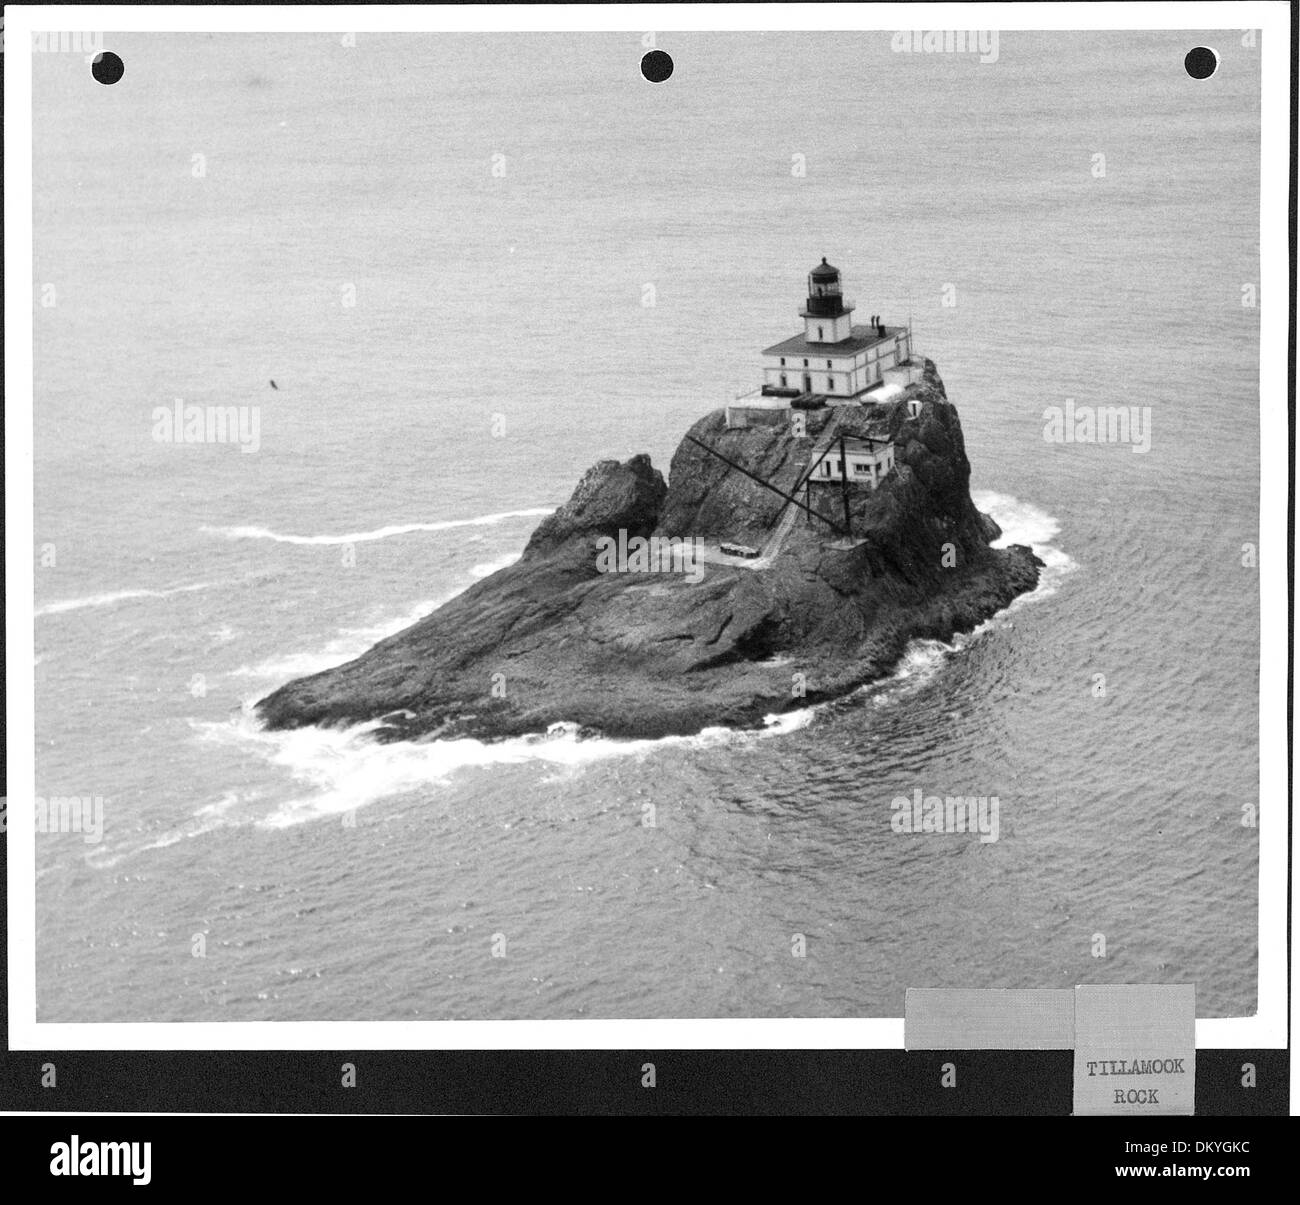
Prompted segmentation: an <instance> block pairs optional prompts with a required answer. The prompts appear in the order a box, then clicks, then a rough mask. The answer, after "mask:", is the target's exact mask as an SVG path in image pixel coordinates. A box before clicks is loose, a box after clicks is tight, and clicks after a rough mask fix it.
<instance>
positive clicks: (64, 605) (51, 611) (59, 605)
mask: <svg viewBox="0 0 1300 1205" xmlns="http://www.w3.org/2000/svg"><path fill="white" fill-rule="evenodd" d="M211 587H212V583H211V582H199V583H198V584H197V585H193V586H173V587H172V588H171V589H169V590H115V591H113V592H111V593H108V594H91V595H88V596H87V597H86V598H65V599H62V600H60V601H59V602H52V603H46V604H45V605H44V606H41V607H37V608H36V611H35V615H36V617H37V618H38V619H39V618H40V617H41V616H42V615H62V614H64V613H65V612H66V611H80V610H81V609H82V608H83V607H111V606H113V605H114V604H115V603H120V602H130V601H131V600H132V599H137V598H170V597H171V596H172V595H173V594H188V593H189V592H190V591H192V590H208V589H211Z"/></svg>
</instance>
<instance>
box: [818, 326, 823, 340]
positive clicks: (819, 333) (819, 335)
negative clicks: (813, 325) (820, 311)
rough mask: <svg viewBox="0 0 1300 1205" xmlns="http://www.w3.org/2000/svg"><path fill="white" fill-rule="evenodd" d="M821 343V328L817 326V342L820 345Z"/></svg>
mask: <svg viewBox="0 0 1300 1205" xmlns="http://www.w3.org/2000/svg"><path fill="white" fill-rule="evenodd" d="M821 341H822V328H821V327H820V326H819V327H818V328H817V342H818V343H820V342H821Z"/></svg>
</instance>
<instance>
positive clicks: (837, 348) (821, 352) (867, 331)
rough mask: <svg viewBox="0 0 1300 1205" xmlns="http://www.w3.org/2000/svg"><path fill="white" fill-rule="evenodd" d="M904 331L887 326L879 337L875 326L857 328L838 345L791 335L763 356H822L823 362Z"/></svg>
mask: <svg viewBox="0 0 1300 1205" xmlns="http://www.w3.org/2000/svg"><path fill="white" fill-rule="evenodd" d="M903 329H904V328H903V327H901V326H887V327H885V333H884V334H883V335H878V334H876V328H875V327H874V326H855V327H854V328H853V334H852V335H850V336H849V337H848V338H847V339H841V340H840V341H839V342H838V343H809V342H808V340H807V339H805V338H804V337H803V336H802V335H791V336H790V338H788V339H786V340H784V342H781V343H774V344H772V346H771V347H765V348H763V355H765V356H807V357H808V358H809V359H813V358H815V357H817V356H820V357H821V358H822V359H823V360H825V359H827V358H828V357H829V358H830V359H834V358H835V357H836V356H852V355H855V354H856V353H858V352H860V351H864V350H865V349H866V348H868V347H874V346H875V345H876V344H877V343H884V342H886V340H889V339H892V338H893V337H894V336H895V335H896V334H898V332H899V331H901V330H903Z"/></svg>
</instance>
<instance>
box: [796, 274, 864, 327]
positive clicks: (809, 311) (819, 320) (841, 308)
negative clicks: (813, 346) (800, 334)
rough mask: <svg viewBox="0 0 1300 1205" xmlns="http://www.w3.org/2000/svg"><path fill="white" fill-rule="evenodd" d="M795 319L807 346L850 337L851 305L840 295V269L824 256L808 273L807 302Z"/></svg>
mask: <svg viewBox="0 0 1300 1205" xmlns="http://www.w3.org/2000/svg"><path fill="white" fill-rule="evenodd" d="M799 316H800V317H801V318H802V319H803V321H804V339H805V340H806V341H807V342H809V343H840V342H842V341H843V340H845V339H848V338H850V337H851V336H852V334H853V303H852V302H846V301H845V300H844V297H843V295H842V294H841V293H840V270H839V269H838V268H837V267H835V265H834V264H828V263H827V262H826V257H825V256H823V257H822V262H821V263H819V264H818V265H817V266H816V267H815V268H814V269H813V270H812V271H811V272H809V273H808V300H807V302H805V303H804V307H803V309H801V310H800V311H799Z"/></svg>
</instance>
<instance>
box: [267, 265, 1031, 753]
mask: <svg viewBox="0 0 1300 1205" xmlns="http://www.w3.org/2000/svg"><path fill="white" fill-rule="evenodd" d="M823 265H825V261H823ZM825 266H826V267H829V266H828V265H825ZM831 271H834V269H831ZM815 274H816V270H815V271H814V276H815ZM835 286H836V292H838V278H837V279H836V282H835ZM812 288H813V278H810V308H813V309H814V310H815V309H816V308H817V307H816V306H815V305H813V303H814V301H815V300H816V299H815V297H814V296H813V295H812ZM837 305H838V306H839V308H840V309H841V310H842V311H844V312H845V313H847V310H844V307H843V305H841V304H840V303H839V302H838V301H836V302H834V303H830V302H828V303H826V304H825V305H823V306H822V307H821V308H823V309H827V310H830V309H833V308H835V307H836V306H837ZM850 308H851V307H850ZM819 318H820V316H819V315H817V314H816V313H814V315H813V317H812V318H809V322H810V323H811V322H813V321H814V320H818V319H819ZM896 329H906V328H896ZM844 330H845V332H846V336H845V338H844V340H842V341H841V344H842V346H848V345H849V344H854V345H856V342H864V343H865V342H869V341H870V340H871V339H872V338H874V336H875V333H876V331H877V330H878V331H879V332H880V334H881V336H882V337H883V336H884V335H885V334H886V333H887V328H885V327H884V326H883V325H878V326H873V327H871V328H867V327H850V326H845V328H844ZM861 331H867V332H869V334H867V335H858V334H857V332H861ZM847 332H852V333H847ZM817 334H818V335H819V336H820V335H821V334H822V331H821V329H820V327H819V328H818V331H817ZM909 335H910V332H909ZM808 338H809V339H811V338H812V332H811V328H810V332H809V335H808ZM787 342H789V343H793V342H794V341H787ZM785 346H786V345H785V344H782V345H778V347H777V348H773V349H770V350H771V351H772V352H774V353H775V352H777V351H780V350H782V349H783V348H785ZM831 346H833V345H831ZM822 354H823V355H825V351H823V352H822ZM777 358H780V365H781V366H784V365H785V357H776V356H774V357H773V364H774V365H775V361H776V359H777ZM899 362H900V366H901V367H900V371H903V372H904V375H903V376H902V377H898V376H895V377H894V378H893V379H892V383H891V384H890V385H889V387H888V388H883V389H881V388H876V389H874V390H873V391H871V392H867V393H866V394H865V396H864V397H859V398H854V399H843V400H844V401H845V402H846V403H847V404H838V403H839V402H840V401H841V400H842V399H840V398H837V397H834V396H826V395H825V394H821V395H813V394H811V393H810V392H809V391H808V390H807V383H809V380H810V378H809V376H808V375H805V376H804V378H803V380H804V382H805V389H804V390H802V391H800V390H798V389H797V388H793V389H784V390H783V389H781V388H780V387H778V386H773V387H771V388H765V389H764V390H763V391H762V393H763V398H762V399H761V400H757V401H755V402H754V404H753V406H752V407H751V408H749V409H745V408H744V407H743V406H738V407H736V408H734V409H733V408H732V407H728V408H726V409H720V410H716V411H714V412H712V413H710V414H708V415H706V416H704V417H703V418H701V419H700V420H699V421H698V422H697V423H696V424H695V425H694V426H693V427H692V428H691V430H690V432H689V433H688V437H687V438H685V439H683V440H682V442H681V443H680V445H679V446H678V448H677V451H676V453H675V454H674V456H673V458H672V463H671V465H670V468H669V474H668V480H667V482H665V481H664V478H663V475H662V474H661V473H660V472H659V471H658V470H657V469H655V468H654V467H653V466H652V465H651V463H650V459H649V457H647V456H645V455H639V456H634V457H632V458H631V459H630V460H627V461H625V462H622V463H620V462H618V461H614V460H604V461H601V462H599V463H598V464H596V465H594V466H593V467H592V468H591V469H590V470H588V472H587V473H586V475H585V476H584V477H583V478H582V480H581V481H580V482H579V483H578V486H577V488H576V489H575V490H574V492H573V496H572V497H571V498H570V499H569V501H568V502H567V503H565V504H564V505H563V506H561V507H560V508H559V509H558V510H556V511H555V512H554V513H553V514H552V515H550V516H549V517H548V518H546V519H545V520H543V522H542V523H541V524H540V525H539V526H538V527H537V529H536V530H535V531H534V532H533V534H532V537H531V539H530V540H529V541H528V544H527V547H526V548H525V549H524V551H523V554H522V556H521V557H520V559H519V560H518V561H516V562H515V563H514V564H512V565H510V566H509V567H507V568H505V569H502V570H500V571H498V572H497V573H494V574H493V575H492V576H490V577H487V578H484V579H483V580H482V581H479V582H477V583H475V584H474V585H473V586H471V587H470V588H469V589H468V590H466V591H465V592H464V593H463V594H460V595H458V596H457V597H455V598H453V599H452V600H451V601H449V602H448V603H446V604H445V605H443V606H441V607H439V608H438V609H437V610H436V611H434V612H433V613H432V614H430V615H428V616H426V617H425V618H424V619H422V620H420V621H419V622H418V623H416V624H414V625H413V626H412V627H410V628H407V629H406V630H405V631H403V632H400V633H398V634H396V635H394V636H391V637H389V638H388V639H386V640H383V641H381V642H380V643H378V644H376V645H375V646H374V647H373V648H371V649H370V650H369V651H368V652H366V653H364V654H363V655H362V656H360V657H358V658H356V659H355V660H354V661H350V662H348V663H347V664H345V665H340V666H338V667H336V668H334V669H330V670H326V671H324V672H322V673H317V674H313V675H311V676H310V677H306V678H300V679H298V680H296V681H293V682H290V683H288V684H287V685H285V686H283V687H281V688H280V689H279V690H277V691H275V692H274V693H273V694H271V695H269V696H267V697H266V698H265V699H263V700H262V701H261V702H260V703H259V704H258V705H257V713H258V715H259V717H260V718H261V720H262V721H263V722H264V723H265V724H266V725H267V726H269V727H271V728H294V727H299V726H302V725H307V724H316V725H351V724H356V723H359V722H362V721H379V723H378V724H377V726H376V728H375V736H376V737H377V739H380V740H411V739H420V738H435V737H437V738H447V737H460V736H471V737H478V738H493V737H505V736H515V735H520V734H526V733H541V732H545V731H546V730H547V729H548V728H549V727H551V726H552V725H555V724H557V723H568V724H576V725H578V726H579V727H580V730H581V731H590V732H599V733H603V734H605V735H607V736H616V737H659V736H665V735H669V734H690V733H695V732H698V731H700V730H701V729H703V728H706V727H710V726H714V725H726V726H729V727H757V726H761V725H762V724H763V722H764V719H765V717H768V716H771V715H773V714H779V713H781V712H785V711H789V710H792V709H796V708H802V707H806V706H808V705H809V703H815V702H819V701H824V700H829V699H833V698H836V697H839V696H842V695H844V694H847V693H848V692H850V691H852V690H854V689H855V688H856V687H858V686H860V685H861V684H863V683H866V682H869V681H871V680H873V679H876V678H880V677H882V676H884V675H886V674H888V673H889V672H890V671H891V670H892V669H893V667H894V666H895V664H896V663H897V662H898V660H899V658H900V657H901V656H902V654H903V651H904V649H905V647H906V645H907V643H908V642H909V641H910V640H913V639H916V638H918V637H930V638H935V639H940V640H950V639H951V638H952V637H953V635H954V634H955V633H958V632H967V631H970V630H971V629H972V628H974V627H975V626H976V625H978V624H979V623H981V622H983V621H984V620H986V619H988V618H989V617H990V616H991V615H993V614H994V613H995V612H997V611H999V610H1000V609H1002V608H1003V607H1005V606H1007V604H1008V603H1010V602H1011V601H1012V599H1014V598H1015V597H1016V596H1017V595H1019V594H1022V593H1024V592H1025V591H1028V590H1031V589H1033V588H1034V586H1035V585H1036V583H1037V581H1038V573H1039V569H1040V568H1041V567H1042V562H1041V561H1040V560H1038V558H1037V557H1036V556H1035V555H1034V553H1033V551H1032V550H1031V549H1029V548H1026V547H1023V546H1021V545H1014V546H1011V547H1008V548H994V547H992V546H991V544H992V542H993V541H995V540H996V539H998V537H999V536H1000V535H1001V532H1000V531H999V529H998V527H997V524H996V523H994V522H993V520H992V519H991V518H989V517H988V516H987V515H984V514H981V513H980V512H979V511H978V510H977V509H976V508H975V505H974V503H973V502H972V501H971V497H970V490H969V482H970V463H969V461H968V460H967V458H966V452H965V446H964V443H963V439H962V429H961V422H960V420H959V418H958V415H957V410H956V407H955V406H954V405H953V404H952V403H951V402H950V401H949V400H948V398H947V395H946V392H945V390H944V386H943V382H942V381H941V380H940V378H939V374H938V372H937V370H936V368H935V365H934V363H933V361H931V360H920V359H917V358H912V357H910V354H909V355H908V356H907V358H901V357H900V361H899ZM807 363H808V361H807V360H805V361H804V364H805V365H806V364H807ZM826 363H827V366H828V368H829V367H830V366H831V360H829V359H828V360H827V361H826ZM777 367H779V366H777ZM904 369H905V370H906V371H904ZM886 375H888V374H886ZM827 379H828V380H829V381H830V382H831V383H832V384H834V378H827ZM785 380H786V376H785V374H781V376H780V381H781V383H782V384H784V382H785ZM900 382H901V383H900ZM873 394H874V396H876V397H878V398H880V399H881V400H877V401H873V400H871V399H872V397H873ZM886 398H887V400H885V399H886ZM769 399H771V404H769ZM850 446H852V447H855V448H863V449H865V451H864V452H862V453H860V454H858V455H857V459H856V460H855V459H853V457H854V455H855V454H853V453H851V452H846V449H847V448H849V447H850ZM886 452H887V455H886ZM859 475H860V476H859ZM672 542H675V546H676V547H677V548H678V549H680V550H682V551H681V553H680V554H679V555H678V557H677V558H676V560H674V561H671V562H669V561H668V559H667V558H661V559H660V560H658V561H655V560H654V559H653V558H641V559H640V560H639V561H638V558H637V557H635V556H626V555H624V550H626V549H628V548H629V547H634V546H638V547H647V546H648V547H651V548H654V547H670V546H673V545H672ZM724 545H727V546H729V551H728V550H724V547H723V546H724ZM615 546H617V548H618V549H619V550H620V551H619V554H618V555H617V556H611V555H609V553H610V550H611V548H613V547H615Z"/></svg>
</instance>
